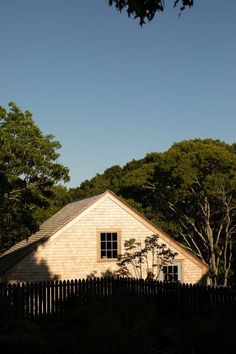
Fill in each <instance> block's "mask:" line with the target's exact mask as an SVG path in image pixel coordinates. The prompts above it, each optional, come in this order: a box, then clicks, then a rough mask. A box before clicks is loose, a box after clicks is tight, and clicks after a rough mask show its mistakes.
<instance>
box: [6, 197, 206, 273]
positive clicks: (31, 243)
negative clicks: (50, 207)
mask: <svg viewBox="0 0 236 354" xmlns="http://www.w3.org/2000/svg"><path fill="white" fill-rule="evenodd" d="M105 195H109V197H110V198H111V199H112V200H113V201H114V202H116V203H117V204H119V206H120V207H122V208H124V209H125V210H126V211H127V212H129V213H130V214H131V215H132V216H134V217H135V218H136V219H137V220H139V221H140V222H141V223H143V224H145V225H146V226H147V227H148V228H149V229H151V230H152V232H153V233H158V235H159V236H161V238H162V239H163V241H165V242H166V243H168V245H169V246H173V247H174V248H175V249H176V250H177V251H179V252H180V253H182V254H183V255H185V256H186V257H187V258H189V259H191V260H192V261H193V262H194V263H195V264H197V265H198V266H199V267H200V268H202V269H205V270H206V269H208V267H207V265H206V264H205V263H203V262H202V261H201V260H200V259H198V258H197V257H196V256H194V255H193V254H192V253H191V252H190V251H188V250H187V249H186V248H185V247H184V246H183V245H181V244H179V243H178V242H177V241H175V240H174V239H172V238H171V237H170V236H169V235H168V234H166V233H165V232H164V231H163V230H161V229H160V228H159V227H158V226H156V225H155V224H153V223H152V222H150V221H149V220H148V219H146V218H145V217H144V216H143V215H142V214H141V213H139V212H138V211H137V210H135V209H134V208H133V207H131V206H130V205H129V204H128V203H127V202H125V201H124V200H123V199H121V198H119V197H118V196H117V195H116V194H115V193H113V192H111V191H109V190H108V191H106V192H104V193H101V194H98V195H95V196H93V197H89V198H85V199H81V200H79V201H77V202H73V203H69V204H67V205H66V206H64V207H63V208H62V209H60V210H59V211H58V212H57V213H56V214H54V215H53V216H51V217H50V218H49V219H48V220H46V221H45V222H44V223H43V224H42V225H41V226H40V229H39V231H38V232H36V233H35V234H33V235H31V236H30V237H29V238H28V240H23V241H21V242H19V243H17V244H16V245H14V246H13V247H11V248H10V249H9V250H7V251H6V252H5V253H4V254H3V255H1V256H0V274H2V273H5V272H6V271H7V270H9V269H10V268H11V267H12V266H14V265H15V264H16V263H18V262H19V261H20V260H21V259H22V258H24V257H25V256H26V255H28V254H29V253H30V252H32V251H33V250H35V249H36V248H37V247H38V246H39V245H41V244H42V243H44V242H45V241H46V240H48V239H49V238H50V237H51V236H53V235H54V234H55V233H56V232H57V231H59V230H61V229H62V228H63V227H64V226H66V225H67V224H69V223H70V222H71V221H72V220H73V219H75V218H76V217H77V216H79V215H80V214H82V213H83V212H84V211H86V210H87V209H88V208H89V207H90V206H92V205H94V204H95V203H96V202H97V201H98V200H100V199H101V198H102V197H103V196H105Z"/></svg>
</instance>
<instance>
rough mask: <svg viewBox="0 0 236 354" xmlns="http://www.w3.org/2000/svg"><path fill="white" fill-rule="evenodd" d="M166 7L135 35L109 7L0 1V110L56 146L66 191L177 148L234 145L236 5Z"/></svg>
mask: <svg viewBox="0 0 236 354" xmlns="http://www.w3.org/2000/svg"><path fill="white" fill-rule="evenodd" d="M172 3H173V1H171V0H166V5H168V4H172ZM167 7H168V8H167V9H166V12H165V13H164V14H160V15H159V16H158V17H157V18H156V20H154V21H153V22H151V23H148V24H146V25H145V26H144V27H143V28H140V26H138V23H137V21H134V20H131V19H128V17H127V15H126V14H125V13H124V14H119V13H118V12H117V11H115V10H113V9H111V8H109V7H108V6H107V1H105V0H0V104H1V105H3V106H4V107H7V104H8V102H10V101H14V102H16V103H17V104H18V105H19V106H20V108H22V109H28V110H30V111H31V112H32V113H33V118H34V120H35V122H36V123H37V125H38V126H39V127H40V128H41V130H42V131H43V132H44V133H45V134H46V133H47V134H48V133H52V134H54V135H55V138H56V139H57V140H59V141H60V142H61V144H62V149H61V150H60V154H61V158H60V161H61V162H62V163H63V164H64V165H66V166H68V167H69V168H70V175H71V182H70V184H68V186H73V187H75V186H78V185H79V184H80V183H81V181H83V180H85V179H87V178H91V177H93V176H94V175H95V174H96V173H101V172H103V171H104V169H106V168H108V167H110V166H112V165H116V164H119V165H124V164H125V163H126V162H128V161H129V160H131V159H139V158H142V157H144V156H145V154H146V153H148V152H150V151H164V150H166V149H168V148H169V147H170V146H171V145H172V144H173V143H174V142H177V141H181V140H183V139H192V138H207V137H208V138H214V139H215V138H217V139H221V140H224V141H226V142H228V143H233V142H235V132H236V20H235V14H236V1H235V0H228V1H226V2H224V8H223V5H222V1H221V0H207V1H206V0H195V6H194V7H193V8H192V9H191V10H187V11H185V12H184V13H182V15H181V17H180V18H179V17H178V10H176V9H173V8H172V6H167Z"/></svg>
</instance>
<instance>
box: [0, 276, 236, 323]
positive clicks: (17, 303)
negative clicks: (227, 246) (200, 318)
mask: <svg viewBox="0 0 236 354" xmlns="http://www.w3.org/2000/svg"><path fill="white" fill-rule="evenodd" d="M0 300H2V301H5V302H6V305H8V306H10V308H11V309H12V311H13V313H14V316H16V317H20V318H24V319H38V318H49V317H52V316H57V317H60V316H61V314H62V313H63V311H64V309H65V307H66V305H67V304H68V303H70V302H72V301H75V302H76V303H77V304H78V303H79V304H83V303H95V304H101V303H105V302H106V301H114V302H118V301H119V302H121V303H122V301H123V302H124V301H125V302H126V301H128V300H129V301H132V302H135V301H139V302H140V301H141V302H142V303H144V304H145V303H147V304H150V303H152V304H155V305H156V306H158V308H159V309H160V311H162V312H165V313H168V312H169V313H172V312H173V311H174V312H176V311H178V312H179V313H181V314H182V315H185V314H187V316H189V315H193V314H195V313H197V312H198V311H199V309H202V308H204V307H207V308H208V309H209V308H214V307H217V306H220V305H222V304H232V303H233V302H236V293H235V292H233V291H229V290H227V289H219V288H214V287H206V286H200V285H191V284H179V283H162V282H158V281H153V280H151V281H150V280H143V279H129V278H128V279H127V278H118V279H114V278H109V277H107V278H94V279H86V280H85V279H83V280H67V281H48V282H38V283H25V284H24V283H22V284H13V285H12V284H0Z"/></svg>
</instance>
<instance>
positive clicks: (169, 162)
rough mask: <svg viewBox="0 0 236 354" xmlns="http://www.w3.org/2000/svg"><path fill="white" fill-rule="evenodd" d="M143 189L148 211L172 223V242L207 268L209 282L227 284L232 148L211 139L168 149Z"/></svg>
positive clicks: (235, 190) (233, 209)
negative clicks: (160, 213) (195, 257)
mask: <svg viewBox="0 0 236 354" xmlns="http://www.w3.org/2000/svg"><path fill="white" fill-rule="evenodd" d="M146 188H147V194H146V198H147V199H149V201H148V203H151V205H152V209H153V210H159V211H160V210H161V211H162V215H163V217H164V218H165V220H166V221H167V222H170V223H173V222H174V223H175V225H176V226H177V227H176V237H177V238H178V240H181V241H182V242H183V243H184V244H185V245H186V247H187V248H189V249H190V250H191V251H193V252H194V253H195V254H196V255H197V256H198V257H199V258H200V259H201V260H202V261H203V262H205V263H206V264H208V265H209V269H210V272H209V275H210V279H211V282H212V283H213V284H217V283H219V281H220V282H223V283H224V285H227V279H228V276H229V272H230V269H231V263H232V250H233V242H234V239H235V233H236V154H235V152H234V147H233V146H230V145H227V144H225V143H223V142H220V141H212V140H194V141H183V142H181V143H178V144H174V145H173V146H172V147H171V148H170V149H169V150H168V151H167V152H165V153H163V154H160V156H159V161H158V163H157V166H156V169H155V173H154V175H153V177H152V179H149V181H147V183H146Z"/></svg>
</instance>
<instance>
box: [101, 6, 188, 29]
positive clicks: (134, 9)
mask: <svg viewBox="0 0 236 354" xmlns="http://www.w3.org/2000/svg"><path fill="white" fill-rule="evenodd" d="M108 3H109V5H110V6H112V5H114V6H115V7H116V9H117V10H118V11H120V12H122V11H123V10H125V11H126V12H127V14H128V16H129V17H131V16H132V17H134V19H136V18H138V19H139V24H140V25H141V26H142V25H143V24H145V21H152V20H153V19H154V17H155V16H156V14H157V13H158V12H163V11H164V9H165V1H164V0H108ZM192 5H193V0H174V1H173V6H174V7H179V9H180V11H183V10H185V8H186V7H191V6H192Z"/></svg>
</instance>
